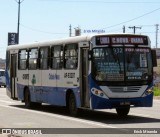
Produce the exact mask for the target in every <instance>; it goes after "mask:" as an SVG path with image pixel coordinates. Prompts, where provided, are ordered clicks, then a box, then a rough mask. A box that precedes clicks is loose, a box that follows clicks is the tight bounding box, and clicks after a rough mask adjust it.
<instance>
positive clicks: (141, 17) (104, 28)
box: [102, 8, 160, 29]
mask: <svg viewBox="0 0 160 137" xmlns="http://www.w3.org/2000/svg"><path fill="white" fill-rule="evenodd" d="M158 10H160V8H157V9H155V10H152V11H150V12H147V13H145V14H143V15H141V16H138V17H136V18H133V19H130V20H127V21H124V22H121V23H118V24H115V25H111V26H109V27H106V28H102V29H108V28H112V27H116V26H119V25H122V24H125V23H128V22H131V21H133V20H137V19H139V18H142V17H144V16H146V15H149V14H151V13H153V12H156V11H158Z"/></svg>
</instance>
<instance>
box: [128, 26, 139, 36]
mask: <svg viewBox="0 0 160 137" xmlns="http://www.w3.org/2000/svg"><path fill="white" fill-rule="evenodd" d="M128 28H129V29H133V33H134V34H135V33H136V29H141V28H142V27H136V26H133V27H128Z"/></svg>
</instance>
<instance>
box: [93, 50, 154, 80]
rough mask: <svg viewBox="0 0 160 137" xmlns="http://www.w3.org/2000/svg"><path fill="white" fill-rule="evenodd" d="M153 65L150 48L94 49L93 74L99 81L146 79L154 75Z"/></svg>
mask: <svg viewBox="0 0 160 137" xmlns="http://www.w3.org/2000/svg"><path fill="white" fill-rule="evenodd" d="M151 66H152V60H151V53H150V50H149V49H148V48H128V47H125V48H123V47H100V48H94V49H93V63H92V72H93V73H92V74H93V76H94V78H95V79H96V80H97V81H112V82H114V81H115V82H117V81H137V80H140V81H144V80H145V81H146V80H148V79H149V78H151V76H152V67H151Z"/></svg>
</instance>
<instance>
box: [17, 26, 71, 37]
mask: <svg viewBox="0 0 160 137" xmlns="http://www.w3.org/2000/svg"><path fill="white" fill-rule="evenodd" d="M20 25H21V26H22V27H24V28H27V29H29V30H32V31H35V32H40V33H46V34H54V35H56V34H68V33H57V32H47V31H43V30H39V29H35V28H31V27H28V26H25V25H23V24H20Z"/></svg>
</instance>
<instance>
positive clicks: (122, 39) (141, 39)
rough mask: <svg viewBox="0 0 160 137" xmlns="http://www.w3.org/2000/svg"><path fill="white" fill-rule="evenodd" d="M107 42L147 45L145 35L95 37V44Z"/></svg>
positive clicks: (105, 43)
mask: <svg viewBox="0 0 160 137" xmlns="http://www.w3.org/2000/svg"><path fill="white" fill-rule="evenodd" d="M108 44H138V45H148V41H147V37H145V36H98V37H96V45H108Z"/></svg>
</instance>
